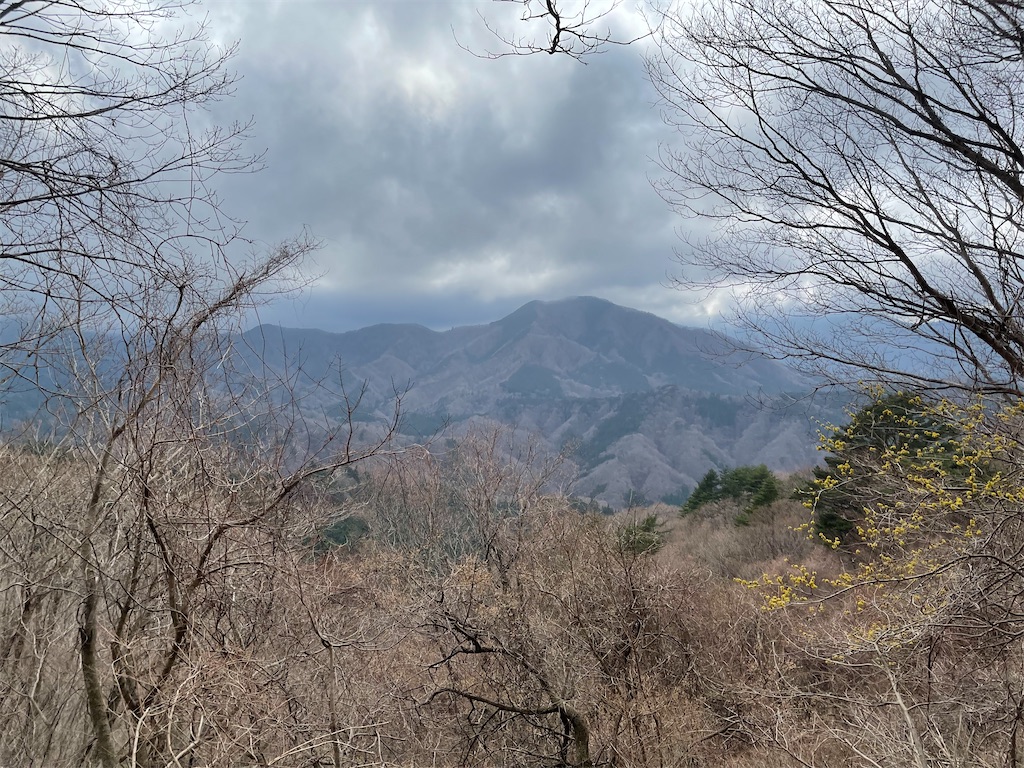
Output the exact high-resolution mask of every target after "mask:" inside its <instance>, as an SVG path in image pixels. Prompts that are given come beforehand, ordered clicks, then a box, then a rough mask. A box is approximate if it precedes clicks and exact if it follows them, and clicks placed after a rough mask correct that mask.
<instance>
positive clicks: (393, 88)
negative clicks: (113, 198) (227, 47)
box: [221, 0, 679, 329]
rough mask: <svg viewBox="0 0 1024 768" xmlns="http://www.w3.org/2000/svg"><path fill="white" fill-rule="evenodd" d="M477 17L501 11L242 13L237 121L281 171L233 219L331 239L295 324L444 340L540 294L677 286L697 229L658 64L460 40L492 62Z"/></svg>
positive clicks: (321, 7)
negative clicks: (684, 233)
mask: <svg viewBox="0 0 1024 768" xmlns="http://www.w3.org/2000/svg"><path fill="white" fill-rule="evenodd" d="M498 5H500V4H498ZM274 7H276V8H277V9H278V10H277V12H276V13H275V12H274V10H273V8H274ZM477 7H479V8H480V9H481V10H483V11H485V12H488V11H489V10H490V9H491V8H492V7H493V4H490V3H482V4H476V3H458V2H451V3H448V2H431V3H407V2H387V1H386V0H385V1H382V2H376V3H373V4H350V3H331V2H315V1H314V2H304V3H290V4H282V5H279V6H271V5H270V4H267V3H253V4H251V5H250V4H247V5H246V10H245V11H244V12H241V13H237V12H236V18H235V20H234V25H233V26H232V27H231V29H232V31H233V32H234V33H236V34H237V35H238V36H239V37H240V39H241V43H242V53H241V55H240V57H239V59H238V60H237V66H238V69H239V71H240V73H241V74H242V75H243V78H244V79H243V80H242V82H241V83H240V84H239V87H238V93H237V97H236V98H235V99H234V100H232V101H231V102H227V103H225V104H224V105H222V110H223V113H224V115H233V114H235V115H237V114H242V115H248V114H252V115H254V117H255V119H256V137H257V138H256V139H255V140H254V147H256V148H260V147H263V146H265V147H266V148H267V150H268V155H267V163H268V167H267V169H266V170H265V171H264V172H263V173H261V174H259V175H257V176H238V177H232V178H229V179H227V180H226V182H225V183H224V184H222V185H221V188H222V191H223V195H224V197H225V199H226V200H227V201H228V206H227V207H228V208H229V210H232V211H236V212H238V214H239V215H240V216H242V217H244V218H246V219H248V220H249V222H250V224H249V233H250V235H252V236H254V237H256V238H259V239H261V240H265V241H268V242H272V241H275V240H278V239H281V238H284V237H287V236H289V235H291V234H294V233H295V232H296V231H298V230H299V229H300V228H301V227H303V226H307V227H309V229H310V230H311V231H312V233H313V234H314V235H316V236H317V237H320V238H322V239H323V240H324V249H323V251H322V252H321V253H320V254H319V255H318V257H317V265H318V268H319V270H320V271H321V273H322V275H323V279H322V280H321V281H320V282H319V283H318V284H317V285H316V286H315V287H314V289H313V291H312V292H311V293H310V294H309V296H307V297H306V299H305V300H304V302H300V303H299V304H289V305H287V306H285V305H281V306H280V307H277V308H273V309H272V310H270V314H271V315H273V316H275V317H276V316H280V319H281V322H285V323H286V324H290V325H316V326H319V327H325V328H328V329H342V328H349V327H355V325H357V324H366V323H368V322H381V321H388V322H400V321H401V322H404V321H418V322H422V323H424V324H426V325H429V326H432V327H444V326H450V325H454V324H460V323H462V322H467V321H468V322H475V321H479V320H481V319H485V318H486V319H495V318H496V317H498V316H499V315H500V314H501V313H502V312H503V311H504V310H505V309H514V308H515V306H518V305H519V304H521V303H524V302H525V301H528V300H530V299H534V298H541V299H550V298H558V297H560V296H565V295H580V294H588V293H603V294H605V295H607V294H608V293H610V292H611V293H614V292H615V291H616V290H618V291H619V292H620V293H622V294H623V295H635V296H640V295H652V294H651V292H650V289H655V288H657V289H660V290H665V291H666V292H668V289H667V288H660V285H661V283H663V282H664V280H665V276H666V274H667V273H668V272H670V271H671V270H672V269H673V263H672V259H671V254H672V249H673V247H674V246H675V245H676V244H677V242H678V241H677V240H676V237H675V235H674V233H673V226H674V225H676V224H678V223H679V221H678V220H677V219H676V218H675V217H674V216H673V215H672V214H671V212H669V211H668V210H667V207H666V206H665V204H664V203H663V202H662V201H661V200H659V199H658V197H657V195H656V194H655V193H654V191H653V189H652V188H651V186H650V185H649V183H648V181H647V176H648V175H649V174H650V173H651V172H652V171H654V170H655V169H654V167H653V165H652V164H651V163H650V162H649V160H648V158H649V157H650V156H653V155H655V154H656V153H657V149H658V141H659V139H664V138H667V133H666V131H665V129H664V128H662V126H661V123H660V118H659V115H658V113H657V111H656V109H654V108H653V107H652V105H651V101H652V99H653V98H654V92H653V89H652V88H651V87H650V86H649V85H648V84H647V83H646V82H645V80H644V78H643V74H642V62H641V59H640V51H639V50H637V49H635V48H627V49H614V50H612V51H610V52H609V53H607V54H605V55H603V56H601V57H598V58H597V59H594V60H593V63H592V64H591V65H590V66H581V65H580V64H578V63H576V62H574V61H571V60H568V59H558V58H555V57H547V56H543V57H532V58H528V59H503V60H500V61H486V60H480V59H477V58H474V57H473V56H471V55H470V54H468V53H466V52H465V51H463V50H461V49H460V48H459V47H458V45H457V44H456V42H455V40H454V39H453V37H452V33H451V29H450V28H451V27H452V26H453V25H454V26H456V27H457V29H458V30H459V34H460V39H463V40H466V38H467V36H466V35H464V34H463V32H462V30H464V29H469V30H470V39H468V40H467V44H471V45H473V44H476V45H478V46H479V47H480V48H482V47H483V46H484V45H485V44H486V43H487V42H488V41H487V40H486V39H485V38H483V37H480V36H479V35H480V33H481V25H480V24H479V23H478V21H477V20H476V17H475V15H474V13H473V12H474V11H475V10H476V9H477ZM285 8H287V12H285V10H284V9H285ZM472 35H477V37H472ZM609 298H614V297H612V296H609ZM332 307H333V310H332ZM485 312H487V313H489V314H486V315H483V313H485ZM416 313H418V314H416Z"/></svg>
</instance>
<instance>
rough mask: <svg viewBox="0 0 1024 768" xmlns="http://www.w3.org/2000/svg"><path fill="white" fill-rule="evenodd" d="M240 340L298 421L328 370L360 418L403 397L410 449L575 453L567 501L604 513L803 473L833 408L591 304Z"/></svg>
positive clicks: (633, 314) (783, 377)
mask: <svg viewBox="0 0 1024 768" xmlns="http://www.w3.org/2000/svg"><path fill="white" fill-rule="evenodd" d="M242 340H243V342H244V344H243V345H241V346H242V348H243V349H244V350H245V351H244V352H243V354H244V355H245V356H247V357H249V358H250V360H249V363H248V364H249V365H253V366H255V365H262V366H266V368H267V369H269V370H270V371H271V372H275V373H277V374H280V375H285V376H287V378H288V380H289V382H290V383H291V386H292V388H293V390H294V392H295V394H297V395H298V396H299V397H300V402H302V407H303V408H304V409H305V411H306V413H307V415H308V418H310V419H325V418H326V419H328V420H329V419H330V418H331V414H332V413H333V414H335V417H336V415H337V413H338V409H337V408H338V406H337V404H336V403H333V404H332V403H330V402H327V401H324V400H323V399H322V398H323V396H322V395H318V392H321V391H323V390H322V389H321V388H320V387H319V386H318V385H317V383H318V382H322V381H323V380H324V379H331V378H332V377H336V376H338V371H339V370H340V371H341V372H342V375H343V377H344V381H345V382H346V385H347V387H348V389H349V391H350V392H353V391H355V390H357V389H358V387H359V386H360V385H363V384H364V383H365V394H364V395H363V400H362V403H361V406H360V411H359V418H360V419H363V420H367V421H372V420H375V419H383V418H386V417H387V415H388V413H389V412H390V410H391V408H392V406H393V400H394V394H395V392H396V390H397V391H400V392H405V395H404V397H403V418H402V432H403V433H404V435H405V436H406V437H407V438H408V439H413V440H421V439H424V438H426V437H429V436H431V435H433V434H434V433H435V432H436V431H437V430H439V429H440V428H441V427H442V426H445V425H447V426H446V429H447V430H448V432H449V433H450V434H451V435H453V436H457V435H458V434H459V433H460V432H463V431H465V430H467V429H470V428H471V427H472V426H474V425H480V424H487V423H504V424H510V425H515V427H516V428H517V430H521V431H523V432H528V433H531V434H535V435H536V436H537V437H538V438H539V439H540V440H541V441H542V442H543V443H544V444H545V445H546V446H547V447H548V448H549V449H550V450H552V451H556V450H559V449H561V448H562V447H564V446H566V445H571V446H574V449H575V450H574V460H575V462H576V464H577V465H578V467H579V479H578V481H577V482H576V484H575V487H574V491H575V493H576V494H577V495H579V496H582V497H588V498H595V499H597V500H599V501H602V502H604V503H609V504H612V505H621V504H623V503H624V501H625V500H626V499H628V498H629V497H630V496H632V497H633V498H645V499H648V500H652V501H653V500H658V499H671V500H677V499H679V498H681V496H682V495H683V494H684V493H685V492H686V490H688V489H690V488H693V487H694V485H696V483H697V481H698V480H699V479H700V478H701V477H702V476H703V475H704V474H705V473H706V472H707V470H708V469H711V468H726V467H733V466H738V465H743V464H760V463H764V464H767V465H768V466H769V467H771V468H772V469H774V470H781V471H791V470H795V469H800V468H803V467H808V466H811V465H813V464H814V463H816V461H817V460H818V456H817V454H816V439H815V431H816V428H817V423H818V420H821V419H825V420H828V419H830V418H835V416H836V413H837V411H838V410H839V408H838V407H837V405H836V404H835V403H834V402H829V401H828V400H827V398H823V397H822V396H821V395H818V396H816V397H814V398H808V397H807V395H808V393H809V392H810V391H811V390H812V389H813V385H812V383H811V382H810V381H808V380H807V379H806V378H804V377H802V376H801V375H800V374H798V373H796V372H795V371H793V370H792V369H790V368H788V367H786V366H784V365H782V364H780V363H778V362H775V361H771V360H768V359H765V358H761V357H758V356H751V355H747V354H741V353H739V352H736V351H733V349H732V347H731V345H730V344H729V342H728V340H727V339H724V338H722V337H721V336H719V335H716V334H714V333H711V332H709V331H706V330H700V329H695V328H684V327H680V326H678V325H675V324H673V323H670V322H668V321H667V320H664V319H662V318H659V317H656V316H655V315H652V314H649V313H647V312H641V311H638V310H634V309H627V308H624V307H620V306H617V305H615V304H612V303H611V302H608V301H604V300H602V299H596V298H591V297H578V298H571V299H565V300H562V301H554V302H540V301H533V302H530V303H529V304H526V305H524V306H523V307H520V308H519V309H518V310H516V311H515V312H513V313H512V314H510V315H508V316H507V317H504V318H502V319H501V320H497V321H495V322H493V323H489V324H487V325H478V326H467V327H461V328H453V329H452V330H449V331H444V332H438V331H432V330H430V329H428V328H424V327H423V326H419V325H375V326H371V327H368V328H363V329H361V330H357V331H351V332H348V333H340V334H336V333H327V332H324V331H317V330H297V329H291V328H280V327H277V326H260V327H258V328H254V329H252V330H251V331H249V332H247V333H246V334H244V336H243V339H242ZM406 390H407V391H406Z"/></svg>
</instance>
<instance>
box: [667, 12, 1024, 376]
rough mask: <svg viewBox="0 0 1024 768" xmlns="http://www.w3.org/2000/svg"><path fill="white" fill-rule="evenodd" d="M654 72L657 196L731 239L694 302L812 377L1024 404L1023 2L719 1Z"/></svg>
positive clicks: (716, 255) (674, 24) (677, 26)
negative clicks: (897, 384) (672, 144)
mask: <svg viewBox="0 0 1024 768" xmlns="http://www.w3.org/2000/svg"><path fill="white" fill-rule="evenodd" d="M649 72H650V76H651V78H652V79H653V81H654V83H655V85H656V86H657V88H658V90H659V92H660V94H661V97H662V99H663V104H664V107H665V110H666V116H667V119H668V120H669V121H670V122H671V123H672V124H673V125H675V126H676V127H677V128H678V129H679V131H680V134H681V136H682V144H681V146H680V147H677V148H674V149H666V150H665V151H664V152H663V154H662V165H663V167H664V169H665V172H666V175H665V179H664V181H663V182H662V184H661V191H662V193H663V195H664V196H665V197H666V198H667V199H668V200H669V201H670V202H671V203H672V204H673V205H675V206H676V207H677V208H678V209H679V210H680V211H682V212H683V213H684V214H686V215H691V216H700V217H703V218H704V219H705V220H711V221H713V222H715V224H716V227H715V230H714V234H713V235H712V236H711V237H710V238H706V239H701V240H697V238H694V242H692V243H690V244H689V245H688V246H687V247H686V248H685V249H684V250H683V251H682V252H681V254H680V258H681V260H682V261H683V262H684V264H686V265H687V269H686V271H685V272H684V273H683V275H682V277H681V278H680V280H679V282H680V284H686V285H691V286H702V287H705V288H712V289H717V290H722V291H726V292H729V291H730V290H731V291H732V295H733V297H734V300H735V301H736V304H737V307H738V318H739V320H740V322H741V323H742V324H744V325H745V326H746V327H748V328H749V329H750V330H752V331H753V332H754V334H755V337H756V338H757V339H759V340H760V341H761V342H762V343H763V342H764V341H765V340H767V342H768V346H769V347H770V348H771V349H773V350H776V351H777V352H779V353H780V354H786V355H790V356H792V357H794V358H795V359H797V360H798V361H801V362H803V363H804V364H806V366H807V367H809V368H814V369H818V370H824V371H826V372H829V373H832V374H834V375H838V376H841V377H850V376H854V377H858V378H859V377H862V376H863V375H864V371H868V372H872V373H873V374H876V375H878V376H880V377H892V376H904V377H910V378H912V379H914V380H915V381H916V382H917V383H918V384H919V385H920V386H927V387H936V388H942V387H968V388H978V389H980V390H983V391H988V392H1000V393H1009V394H1019V393H1020V392H1021V390H1022V381H1024V326H1022V324H1021V315H1022V312H1024V304H1022V301H1024V274H1022V272H1021V269H1020V264H1021V257H1022V255H1024V254H1022V251H1021V242H1022V239H1021V237H1022V226H1024V220H1022V218H1021V210H1022V205H1024V186H1022V182H1021V178H1022V173H1024V136H1022V134H1021V126H1022V125H1024V122H1022V112H1021V103H1020V99H1019V84H1020V82H1021V80H1022V79H1024V8H1022V6H1021V5H1020V4H1019V3H1016V2H1006V1H1005V0H966V1H965V2H957V3H953V4H945V5H944V4H941V3H933V2H921V3H912V4H909V5H907V4H902V5H901V4H899V3H890V2H884V3H875V2H865V1H862V0H851V1H848V2H847V1H844V2H838V3H831V2H830V3H822V2H817V1H816V0H805V1H801V2H797V3H791V4H779V3H775V2H771V1H770V0H715V2H712V3H705V4H701V5H700V6H699V8H696V9H695V10H694V11H693V12H692V13H691V12H685V11H679V12H673V13H670V14H667V15H666V17H665V23H664V25H663V27H662V34H661V37H660V45H659V48H658V50H657V52H656V53H655V54H654V55H653V56H652V57H651V58H650V60H649ZM879 340H884V341H885V342H886V346H885V347H882V346H881V345H879V344H878V343H877V342H878V341H879ZM851 369H852V371H853V372H852V373H851Z"/></svg>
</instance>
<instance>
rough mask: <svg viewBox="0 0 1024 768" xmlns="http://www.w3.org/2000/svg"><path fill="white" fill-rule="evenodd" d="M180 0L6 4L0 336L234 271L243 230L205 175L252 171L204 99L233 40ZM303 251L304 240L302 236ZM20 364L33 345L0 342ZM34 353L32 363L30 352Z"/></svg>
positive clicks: (127, 316)
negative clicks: (234, 249) (209, 31)
mask: <svg viewBox="0 0 1024 768" xmlns="http://www.w3.org/2000/svg"><path fill="white" fill-rule="evenodd" d="M189 5H191V3H190V2H178V0H144V1H143V2H122V0H8V1H7V2H0V73H2V74H0V103H2V104H3V108H2V109H0V287H2V288H3V302H2V306H0V309H2V312H3V318H4V338H5V340H6V347H7V349H8V352H10V348H11V347H21V348H22V349H23V350H26V351H27V353H29V354H36V353H37V352H38V351H39V350H40V348H41V347H42V346H44V344H43V342H45V340H46V339H47V338H50V337H52V336H53V335H54V334H57V333H59V332H61V331H63V330H65V329H68V328H71V327H82V328H85V327H88V326H89V325H90V324H91V323H93V322H98V323H99V324H100V325H101V326H102V325H104V324H105V323H108V322H109V320H110V318H111V316H116V317H117V318H119V319H120V321H121V322H123V323H125V325H126V327H131V326H132V324H137V323H144V322H145V320H146V318H147V313H148V312H149V307H147V306H146V305H145V304H143V303H141V302H143V301H151V300H152V298H153V289H154V287H155V286H157V285H160V286H162V287H163V289H164V290H166V291H167V292H168V293H169V295H170V296H172V297H173V296H174V295H175V294H176V293H179V292H180V293H181V294H182V299H183V300H184V301H186V302H187V301H189V300H190V297H189V296H187V295H186V294H188V293H189V292H190V291H191V290H192V286H193V285H194V284H196V283H199V284H200V290H199V291H196V293H201V292H202V287H203V284H204V283H206V281H208V280H214V281H216V280H222V279H225V280H229V281H230V279H231V277H230V272H231V270H232V268H233V267H232V265H231V261H230V258H229V256H230V254H229V253H228V251H227V250H226V249H227V248H228V246H230V245H231V244H232V243H235V242H236V241H238V239H239V237H240V228H239V226H238V224H237V223H236V222H234V221H232V220H231V218H230V217H229V216H228V215H226V213H225V212H224V211H223V210H222V209H221V207H220V205H219V201H218V199H217V197H216V194H215V191H214V189H213V187H212V186H211V182H212V180H213V178H214V177H215V176H216V175H217V174H218V173H221V172H234V171H248V170H252V169H253V168H255V167H256V164H257V162H258V158H253V157H249V156H246V155H245V154H243V153H241V152H240V140H241V139H242V138H243V136H244V135H245V131H246V127H247V126H245V125H242V124H234V125H229V126H226V127H221V126H210V125H209V120H208V118H207V116H206V114H205V113H204V110H205V108H206V107H207V106H208V105H209V104H210V103H212V102H213V101H215V100H217V99H220V98H222V97H224V96H226V95H229V94H230V92H231V86H232V82H233V75H232V73H231V72H230V71H229V70H228V69H227V68H226V63H227V60H228V59H229V58H230V56H231V53H232V51H231V50H230V49H226V50H225V49H219V48H217V47H216V46H214V45H213V44H211V43H210V41H209V39H208V37H207V35H206V31H205V29H204V26H203V23H202V20H201V19H198V20H196V19H190V18H189V17H188V16H187V15H186V13H185V12H186V9H187V7H188V6H189ZM296 245H298V249H300V250H301V249H305V248H308V246H309V243H301V244H296ZM3 361H6V363H7V367H8V369H9V370H11V371H12V372H14V373H16V374H20V375H27V374H26V371H27V370H30V369H28V368H26V366H25V362H26V356H25V354H22V355H13V356H12V355H11V354H7V355H6V356H5V357H4V358H3ZM29 362H31V361H29Z"/></svg>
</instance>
